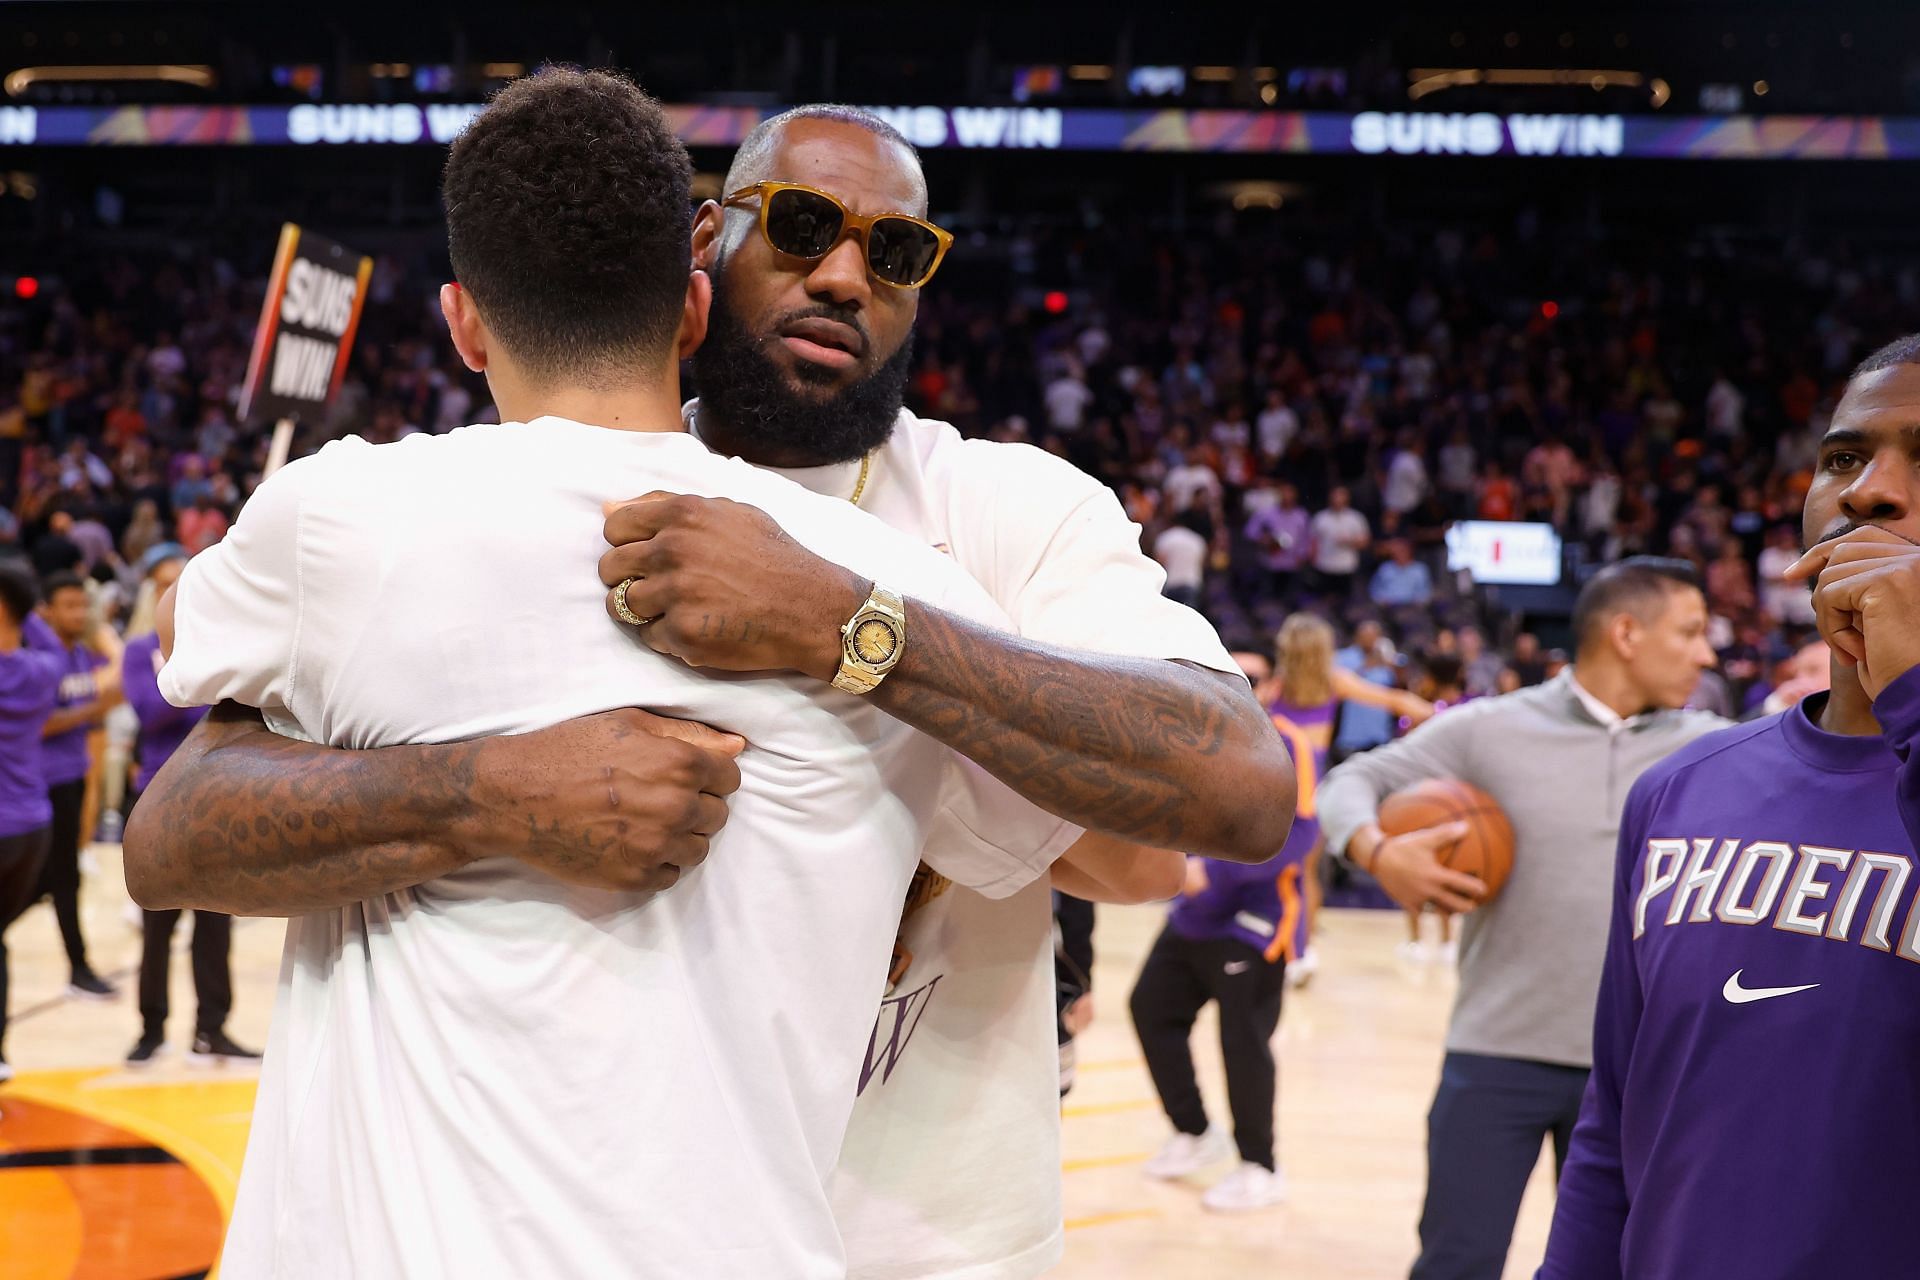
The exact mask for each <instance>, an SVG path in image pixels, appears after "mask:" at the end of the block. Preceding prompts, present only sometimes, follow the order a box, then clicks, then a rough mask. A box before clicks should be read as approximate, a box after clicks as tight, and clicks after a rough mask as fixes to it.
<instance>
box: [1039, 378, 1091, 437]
mask: <svg viewBox="0 0 1920 1280" xmlns="http://www.w3.org/2000/svg"><path fill="white" fill-rule="evenodd" d="M1046 398H1047V421H1049V422H1051V423H1052V424H1053V425H1054V426H1056V427H1058V428H1059V429H1060V430H1062V431H1078V430H1079V429H1080V422H1081V419H1082V418H1083V417H1084V416H1085V415H1086V412H1087V406H1088V405H1090V404H1092V403H1093V391H1092V389H1091V388H1089V387H1088V386H1087V384H1086V383H1084V382H1082V381H1080V379H1078V378H1067V377H1061V378H1056V379H1054V380H1053V381H1052V382H1051V383H1049V384H1048V385H1047V392H1046Z"/></svg>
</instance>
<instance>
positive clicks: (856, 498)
mask: <svg viewBox="0 0 1920 1280" xmlns="http://www.w3.org/2000/svg"><path fill="white" fill-rule="evenodd" d="M697 413H698V411H697V410H696V411H695V413H692V414H688V415H687V425H688V427H690V428H691V429H692V434H693V438H694V439H696V440H698V439H700V421H699V418H698V416H697ZM878 452H879V450H878V449H869V450H867V453H866V456H865V457H863V458H861V459H860V478H859V479H857V480H855V481H854V482H853V496H852V497H850V498H848V499H847V501H848V502H851V503H852V504H853V505H854V506H856V507H857V506H859V505H860V497H861V495H862V494H864V493H866V491H867V477H868V476H870V475H872V474H873V455H874V454H876V453H878Z"/></svg>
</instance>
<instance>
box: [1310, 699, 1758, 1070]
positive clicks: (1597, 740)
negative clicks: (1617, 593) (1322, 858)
mask: <svg viewBox="0 0 1920 1280" xmlns="http://www.w3.org/2000/svg"><path fill="white" fill-rule="evenodd" d="M1727 727H1728V722H1727V721H1725V720H1722V719H1720V718H1719V717H1718V716H1713V715H1708V714H1706V713H1704V712H1697V711H1658V712H1653V713H1651V714H1647V715H1642V716H1638V717H1635V718H1634V719H1633V720H1631V721H1627V722H1625V723H1623V724H1618V725H1615V726H1612V727H1609V726H1607V725H1605V724H1602V723H1601V722H1600V721H1599V720H1598V719H1596V718H1595V716H1594V715H1593V713H1592V712H1590V711H1589V710H1588V709H1587V708H1586V707H1585V706H1584V705H1583V704H1582V703H1581V701H1580V697H1579V695H1578V694H1577V693H1576V692H1575V690H1574V687H1573V677H1572V672H1571V670H1569V671H1565V672H1562V673H1561V674H1560V675H1559V676H1557V677H1556V678H1554V679H1553V680H1550V681H1548V682H1547V683H1546V684H1543V685H1538V686H1535V687H1534V688H1531V689H1521V690H1519V691H1518V692H1516V693H1509V694H1504V695H1502V696H1500V697H1497V698H1481V699H1478V700H1476V701H1473V702H1469V703H1467V704H1466V705H1465V706H1461V707H1456V708H1453V709H1452V710H1449V711H1447V712H1445V713H1443V714H1441V715H1438V716H1435V717H1434V718H1433V719H1432V720H1430V721H1428V722H1427V723H1426V724H1423V725H1421V726H1420V727H1419V728H1418V729H1415V730H1414V731H1413V732H1412V733H1410V734H1408V735H1407V736H1406V737H1405V738H1402V739H1401V740H1400V741H1398V742H1395V743H1392V744H1391V745H1389V746H1385V747H1381V748H1379V749H1378V750H1375V751H1369V752H1367V753H1366V754H1365V755H1359V756H1355V757H1354V758H1353V759H1351V760H1348V761H1346V762H1345V763H1344V764H1342V765H1341V766H1340V767H1339V768H1337V769H1335V770H1333V771H1332V772H1331V773H1329V774H1328V775H1327V777H1326V780H1325V781H1324V782H1323V783H1322V784H1321V786H1320V792H1319V797H1318V806H1319V818H1320V825H1321V828H1322V829H1323V830H1324V831H1325V832H1326V837H1327V847H1328V848H1329V849H1332V850H1334V851H1336V852H1344V851H1345V849H1346V847H1347V841H1348V840H1350V839H1352V838H1353V834H1354V833H1355V832H1356V831H1358V830H1359V829H1360V828H1361V827H1362V826H1364V825H1365V824H1366V823H1368V822H1371V821H1373V819H1374V815H1375V813H1376V812H1377V811H1378V810H1379V806H1380V802H1381V801H1382V800H1384V799H1385V798H1386V797H1387V796H1389V795H1391V794H1392V793H1393V792H1395V791H1398V790H1400V789H1401V788H1402V787H1407V786H1411V785H1412V784H1414V783H1416V782H1420V781H1423V780H1424V779H1428V778H1458V779H1459V780H1460V781H1462V782H1467V783H1471V784H1472V785H1474V786H1476V787H1479V788H1480V789H1481V790H1482V791H1484V792H1486V793H1487V794H1488V795H1490V796H1492V797H1493V798H1494V799H1495V800H1496V801H1498V802H1499V804H1500V807H1501V808H1502V809H1504V810H1506V813H1507V817H1508V818H1509V819H1511V820H1512V822H1513V837H1514V855H1513V875H1512V877H1511V878H1510V879H1508V881H1507V885H1506V888H1505V889H1504V890H1502V891H1501V894H1500V896H1499V897H1498V898H1496V899H1494V901H1493V902H1491V903H1489V904H1488V905H1486V906H1484V907H1481V908H1480V909H1479V910H1477V911H1474V912H1473V913H1472V914H1470V915H1468V916H1467V917H1466V920H1465V924H1464V927H1463V928H1462V929H1461V933H1460V991H1459V995H1458V996H1457V998H1456V999H1455V1000H1454V1005H1453V1020H1452V1023H1451V1024H1450V1025H1449V1027H1448V1029H1447V1048H1448V1050H1450V1051H1453V1052H1457V1053H1483V1054H1488V1055H1491V1056H1493V1057H1498V1058H1524V1059H1527V1060H1529V1061H1533V1062H1552V1063H1558V1064H1561V1065H1563V1066H1574V1067H1587V1066H1591V1065H1593V1005H1594V999H1595V997H1596V996H1597V994H1598V993H1599V990H1600V964H1601V961H1602V959H1603V958H1604V957H1605V954H1606V949H1607V920H1608V914H1607V913H1608V908H1609V905H1610V903H1611V899H1612V893H1613V873H1614V853H1615V848H1614V846H1615V844H1616V842H1617V840H1618V838H1619V829H1620V809H1621V806H1622V805H1624V804H1625V803H1626V799H1627V789H1628V788H1629V787H1631V786H1633V783H1634V780H1635V779H1636V778H1638V777H1639V776H1640V774H1641V773H1642V772H1643V771H1644V770H1645V769H1647V768H1648V767H1649V766H1651V765H1653V764H1654V763H1655V762H1657V761H1659V760H1661V759H1663V758H1664V757H1665V756H1667V755H1668V754H1670V753H1671V752H1674V751H1677V750H1679V749H1680V748H1681V747H1683V746H1685V745H1686V744H1687V743H1689V742H1691V741H1693V740H1694V739H1695V738H1698V737H1700V736H1701V735H1702V734H1706V733H1712V732H1713V731H1715V730H1716V729H1724V728H1727Z"/></svg>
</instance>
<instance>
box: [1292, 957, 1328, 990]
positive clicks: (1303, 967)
mask: <svg viewBox="0 0 1920 1280" xmlns="http://www.w3.org/2000/svg"><path fill="white" fill-rule="evenodd" d="M1318 972H1320V953H1319V952H1318V951H1315V950H1314V949H1313V948H1312V947H1308V948H1307V949H1306V950H1305V951H1302V952H1301V953H1300V958H1299V959H1298V960H1295V961H1294V962H1293V963H1292V964H1290V965H1288V966H1287V985H1288V986H1289V987H1294V988H1296V989H1297V988H1300V987H1304V986H1306V985H1307V984H1308V983H1309V982H1311V981H1313V975H1314V974H1316V973H1318Z"/></svg>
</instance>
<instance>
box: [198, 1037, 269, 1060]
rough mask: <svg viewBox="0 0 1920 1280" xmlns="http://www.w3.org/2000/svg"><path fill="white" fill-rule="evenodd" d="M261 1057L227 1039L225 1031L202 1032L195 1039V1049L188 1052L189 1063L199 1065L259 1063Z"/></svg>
mask: <svg viewBox="0 0 1920 1280" xmlns="http://www.w3.org/2000/svg"><path fill="white" fill-rule="evenodd" d="M259 1058H260V1055H259V1054H257V1053H255V1052H254V1051H253V1050H251V1049H243V1048H241V1047H240V1046H239V1045H237V1044H235V1043H234V1042H233V1041H232V1040H229V1039H228V1038H227V1033H226V1032H224V1031H214V1032H205V1031H203V1032H201V1033H200V1034H198V1035H196V1036H194V1038H193V1048H192V1049H190V1050H188V1051H187V1061H189V1062H199V1063H221V1062H257V1061H258V1060H259Z"/></svg>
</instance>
